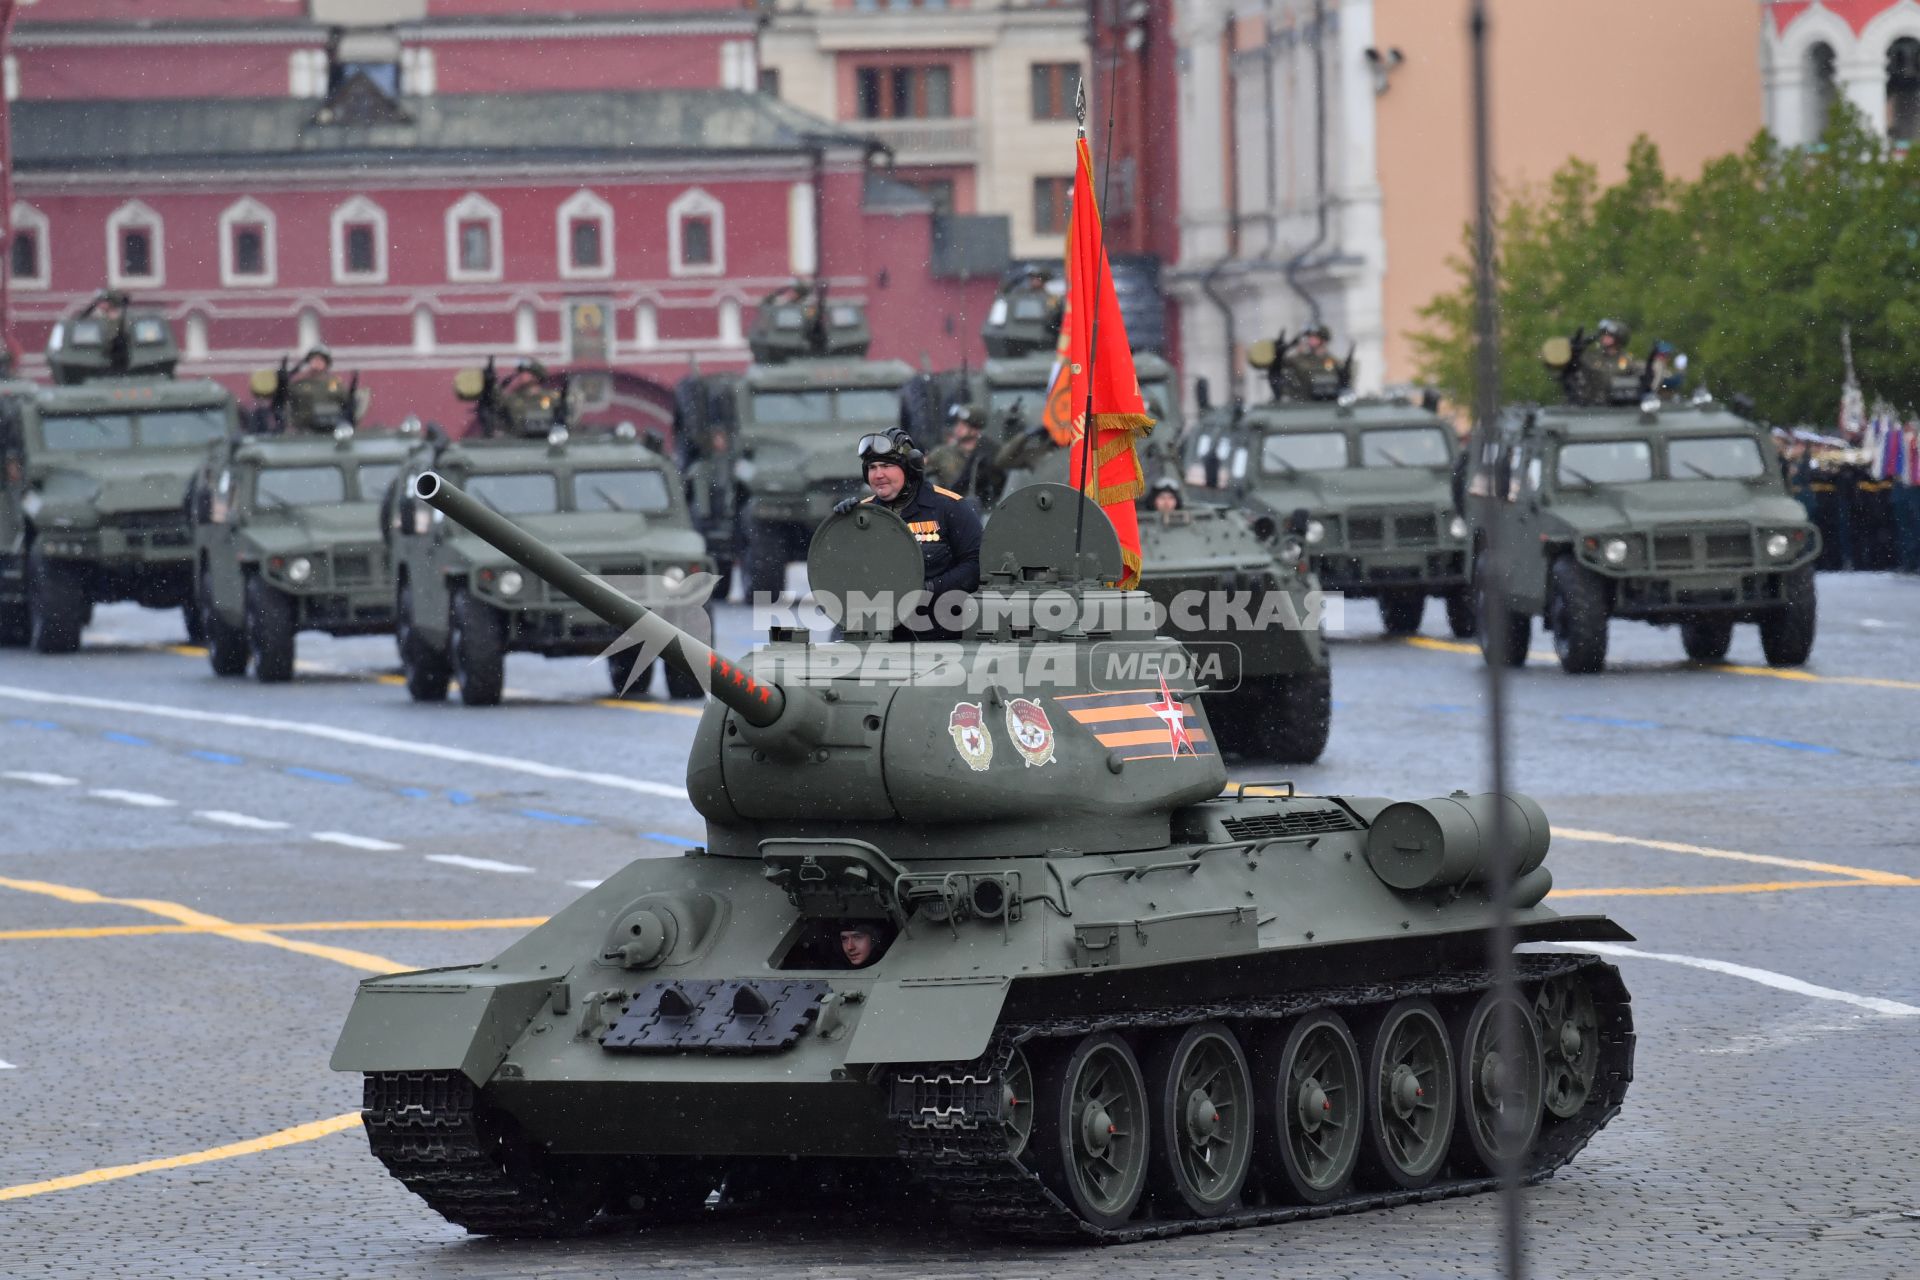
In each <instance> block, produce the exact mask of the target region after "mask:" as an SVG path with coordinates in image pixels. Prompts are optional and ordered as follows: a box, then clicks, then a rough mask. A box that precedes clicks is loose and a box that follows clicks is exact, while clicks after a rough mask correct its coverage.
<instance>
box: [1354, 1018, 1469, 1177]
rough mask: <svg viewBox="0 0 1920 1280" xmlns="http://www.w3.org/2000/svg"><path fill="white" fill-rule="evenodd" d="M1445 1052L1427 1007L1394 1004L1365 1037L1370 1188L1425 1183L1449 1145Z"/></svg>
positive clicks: (1443, 1033)
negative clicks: (1371, 1186)
mask: <svg viewBox="0 0 1920 1280" xmlns="http://www.w3.org/2000/svg"><path fill="white" fill-rule="evenodd" d="M1453 1075H1454V1071H1453V1051H1452V1048H1451V1044H1450V1041H1449V1039H1448V1036H1447V1028H1446V1024H1445V1023H1444V1022H1442V1021H1441V1020H1440V1011H1439V1010H1438V1009H1435V1008H1434V1007H1433V1002H1432V1001H1430V1000H1422V999H1409V1000H1401V1001H1399V1002H1397V1003H1395V1004H1394V1005H1393V1006H1392V1007H1390V1008H1389V1009H1388V1010H1387V1011H1386V1012H1385V1013H1384V1014H1382V1015H1381V1017H1380V1020H1379V1021H1378V1022H1377V1023H1375V1024H1374V1027H1373V1033H1372V1034H1371V1035H1370V1036H1368V1037H1367V1075H1366V1117H1367V1123H1366V1136H1365V1138H1364V1140H1363V1141H1362V1142H1361V1144H1360V1161H1361V1169H1362V1171H1363V1174H1364V1176H1365V1178H1366V1180H1367V1181H1368V1182H1369V1183H1370V1184H1371V1185H1373V1186H1377V1187H1398V1188H1401V1189H1402V1190H1407V1191H1411V1190H1413V1189H1415V1188H1418V1187H1424V1186H1426V1185H1427V1184H1428V1183H1429V1182H1432V1181H1433V1179H1434V1177H1435V1175H1437V1174H1438V1173H1439V1172H1440V1168H1441V1166H1442V1165H1444V1164H1445V1163H1446V1158H1447V1150H1448V1146H1449V1144H1450V1143H1451V1141H1452V1138H1453V1109H1454V1084H1453Z"/></svg>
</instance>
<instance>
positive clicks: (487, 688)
mask: <svg viewBox="0 0 1920 1280" xmlns="http://www.w3.org/2000/svg"><path fill="white" fill-rule="evenodd" d="M452 617H453V625H452V628H451V634H450V635H449V636H448V638H447V648H448V649H449V650H450V651H451V653H452V655H453V678H454V679H455V680H457V681H459V682H460V701H462V702H464V703H466V704H467V705H468V706H470V707H491V706H494V705H496V704H498V703H499V701H500V694H501V693H502V692H503V691H504V690H505V688H506V683H507V619H506V615H505V614H503V613H501V612H500V611H499V610H498V609H496V608H494V607H493V606H492V605H490V604H488V603H486V602H485V601H484V600H476V599H474V598H473V596H471V595H469V594H468V593H467V591H466V590H465V589H464V588H462V589H458V590H456V591H454V593H453V609H452Z"/></svg>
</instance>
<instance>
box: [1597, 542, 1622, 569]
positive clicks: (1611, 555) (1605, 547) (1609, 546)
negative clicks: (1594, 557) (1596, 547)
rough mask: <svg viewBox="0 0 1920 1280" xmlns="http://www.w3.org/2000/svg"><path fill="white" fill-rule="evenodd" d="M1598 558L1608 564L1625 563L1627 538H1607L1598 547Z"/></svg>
mask: <svg viewBox="0 0 1920 1280" xmlns="http://www.w3.org/2000/svg"><path fill="white" fill-rule="evenodd" d="M1600 558H1601V559H1602V560H1605V561H1606V562H1607V563H1608V564H1625V563H1626V562H1627V540H1626V539H1625V538H1608V539H1607V540H1606V542H1605V543H1603V544H1602V545H1601V547H1600Z"/></svg>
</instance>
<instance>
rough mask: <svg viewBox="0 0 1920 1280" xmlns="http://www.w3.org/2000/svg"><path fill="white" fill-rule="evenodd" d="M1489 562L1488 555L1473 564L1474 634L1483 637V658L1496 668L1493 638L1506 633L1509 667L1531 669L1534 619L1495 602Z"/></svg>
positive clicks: (1480, 557) (1481, 555)
mask: <svg viewBox="0 0 1920 1280" xmlns="http://www.w3.org/2000/svg"><path fill="white" fill-rule="evenodd" d="M1486 559H1487V557H1486V553H1485V552H1482V553H1481V554H1480V556H1479V557H1478V558H1476V559H1475V560H1474V564H1473V606H1474V613H1475V615H1476V617H1475V622H1476V624H1477V625H1476V626H1475V628H1474V630H1475V631H1476V632H1477V633H1478V634H1479V636H1480V655H1481V656H1482V657H1483V658H1485V659H1486V660H1487V665H1488V666H1492V665H1493V662H1494V651H1493V638H1494V636H1496V635H1499V634H1502V633H1503V632H1504V634H1505V636H1506V639H1507V652H1506V663H1507V665H1508V666H1509V667H1524V666H1526V665H1527V646H1529V645H1530V644H1532V643H1533V615H1532V614H1530V613H1515V612H1514V611H1513V610H1512V609H1511V608H1509V607H1508V605H1507V603H1506V602H1505V601H1504V600H1498V599H1495V597H1494V592H1493V591H1492V590H1491V589H1489V587H1488V585H1487V581H1488V578H1489V577H1490V576H1491V574H1490V571H1489V570H1488V568H1487V563H1486ZM1496 628H1499V629H1500V630H1496Z"/></svg>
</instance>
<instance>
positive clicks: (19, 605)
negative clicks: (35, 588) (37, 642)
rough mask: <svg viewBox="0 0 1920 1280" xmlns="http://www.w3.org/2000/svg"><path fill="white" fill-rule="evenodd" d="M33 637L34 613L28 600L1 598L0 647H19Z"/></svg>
mask: <svg viewBox="0 0 1920 1280" xmlns="http://www.w3.org/2000/svg"><path fill="white" fill-rule="evenodd" d="M32 639H33V614H32V611H31V610H30V609H28V608H27V602H26V601H25V600H24V599H22V600H20V601H18V602H16V603H14V604H8V603H7V602H6V601H4V600H0V649H18V648H20V647H21V646H22V645H24V644H26V643H27V642H28V641H30V640H32Z"/></svg>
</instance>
